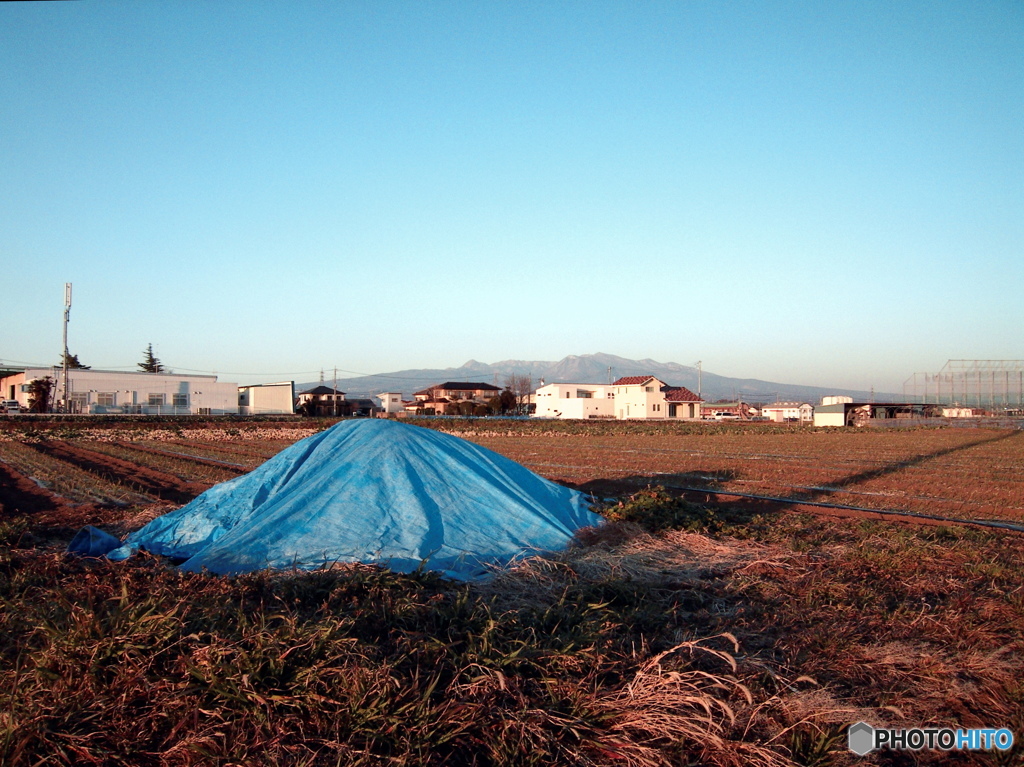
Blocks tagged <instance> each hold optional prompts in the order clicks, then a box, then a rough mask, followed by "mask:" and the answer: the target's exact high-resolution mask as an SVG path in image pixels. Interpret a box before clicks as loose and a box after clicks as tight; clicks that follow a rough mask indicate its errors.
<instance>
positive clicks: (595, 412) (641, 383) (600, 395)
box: [534, 376, 700, 420]
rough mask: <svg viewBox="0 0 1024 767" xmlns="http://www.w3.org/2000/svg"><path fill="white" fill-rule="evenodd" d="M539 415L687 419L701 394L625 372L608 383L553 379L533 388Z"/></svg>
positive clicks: (695, 414)
mask: <svg viewBox="0 0 1024 767" xmlns="http://www.w3.org/2000/svg"><path fill="white" fill-rule="evenodd" d="M535 399H536V403H537V407H536V412H535V413H534V415H535V416H536V417H539V418H616V419H621V420H625V419H631V418H645V419H652V418H653V419H662V418H665V419H668V418H672V419H680V420H682V419H689V418H694V419H695V418H697V417H698V416H699V413H700V398H699V397H698V396H697V395H696V394H694V393H693V392H692V391H690V390H689V389H687V388H686V387H685V386H669V385H668V384H666V383H665V382H664V381H661V380H660V379H658V378H655V377H653V376H627V377H624V378H620V379H618V380H617V381H614V382H612V383H611V384H577V383H554V384H547V385H545V386H541V387H540V388H539V389H537V392H536V396H535Z"/></svg>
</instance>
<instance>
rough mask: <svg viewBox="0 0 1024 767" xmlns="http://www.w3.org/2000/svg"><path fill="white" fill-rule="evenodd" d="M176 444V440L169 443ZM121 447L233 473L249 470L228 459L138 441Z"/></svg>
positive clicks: (242, 472)
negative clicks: (221, 459)
mask: <svg viewBox="0 0 1024 767" xmlns="http://www.w3.org/2000/svg"><path fill="white" fill-rule="evenodd" d="M171 444H175V445H177V444H178V443H177V442H174V443H171ZM122 447H125V448H129V449H131V450H134V451H136V452H139V453H148V454H149V455H161V456H166V457H167V458H174V459H177V460H182V461H191V462H192V463H197V464H199V465H201V466H210V467H211V468H214V469H223V470H224V471H230V472H234V473H235V474H245V473H247V472H248V471H249V469H248V468H246V467H245V466H242V465H241V464H238V463H230V462H228V461H218V460H217V459H216V458H206V457H204V456H201V455H195V454H194V453H186V452H180V453H179V452H177V451H175V450H160V449H159V448H155V447H149V446H148V445H140V444H139V443H138V442H131V443H128V444H122Z"/></svg>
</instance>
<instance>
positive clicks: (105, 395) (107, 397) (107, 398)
mask: <svg viewBox="0 0 1024 767" xmlns="http://www.w3.org/2000/svg"><path fill="white" fill-rule="evenodd" d="M96 404H97V405H106V406H107V407H113V406H114V392H112V391H101V392H99V393H98V394H97V395H96Z"/></svg>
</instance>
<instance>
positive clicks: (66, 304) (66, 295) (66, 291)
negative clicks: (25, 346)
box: [61, 282, 71, 413]
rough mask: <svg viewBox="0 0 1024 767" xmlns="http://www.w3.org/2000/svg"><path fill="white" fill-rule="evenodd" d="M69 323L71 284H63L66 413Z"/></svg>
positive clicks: (65, 407)
mask: <svg viewBox="0 0 1024 767" xmlns="http://www.w3.org/2000/svg"><path fill="white" fill-rule="evenodd" d="M70 321H71V283H70V282H65V283H64V403H63V405H62V407H61V409H62V410H63V411H64V412H65V413H66V412H68V323H69V322H70Z"/></svg>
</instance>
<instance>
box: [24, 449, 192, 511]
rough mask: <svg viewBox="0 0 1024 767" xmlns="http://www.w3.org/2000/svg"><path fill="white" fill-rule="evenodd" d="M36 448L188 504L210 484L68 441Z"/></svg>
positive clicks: (154, 496)
mask: <svg viewBox="0 0 1024 767" xmlns="http://www.w3.org/2000/svg"><path fill="white" fill-rule="evenodd" d="M33 447H34V448H35V449H36V450H38V451H39V452H40V453H43V454H45V455H50V456H53V457H54V458H59V459H60V460H62V461H67V462H68V463H70V464H72V465H74V466H78V467H79V468H81V469H84V470H86V471H88V472H90V473H92V474H95V475H97V476H99V477H103V478H104V479H107V480H110V481H112V482H117V483H118V484H121V485H124V486H126V487H130V488H133V489H137V490H141V491H142V492H144V493H145V494H146V495H148V496H150V497H152V498H157V499H160V500H166V501H171V502H173V503H182V504H184V503H188V502H189V501H191V500H192V499H193V498H195V497H196V496H197V495H199V494H200V493H202V492H203V491H204V490H206V489H208V488H209V487H210V484H208V483H203V482H186V481H184V480H182V479H179V478H178V477H176V476H174V475H173V474H167V473H166V472H162V471H158V470H156V469H151V468H148V467H146V466H140V465H139V464H136V463H132V462H130V461H124V460H121V459H120V458H113V457H111V456H108V455H104V454H103V453H97V452H95V451H93V450H86V449H85V448H82V447H79V446H77V445H73V444H71V443H69V442H59V441H58V442H40V443H38V444H36V445H34V446H33Z"/></svg>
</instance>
